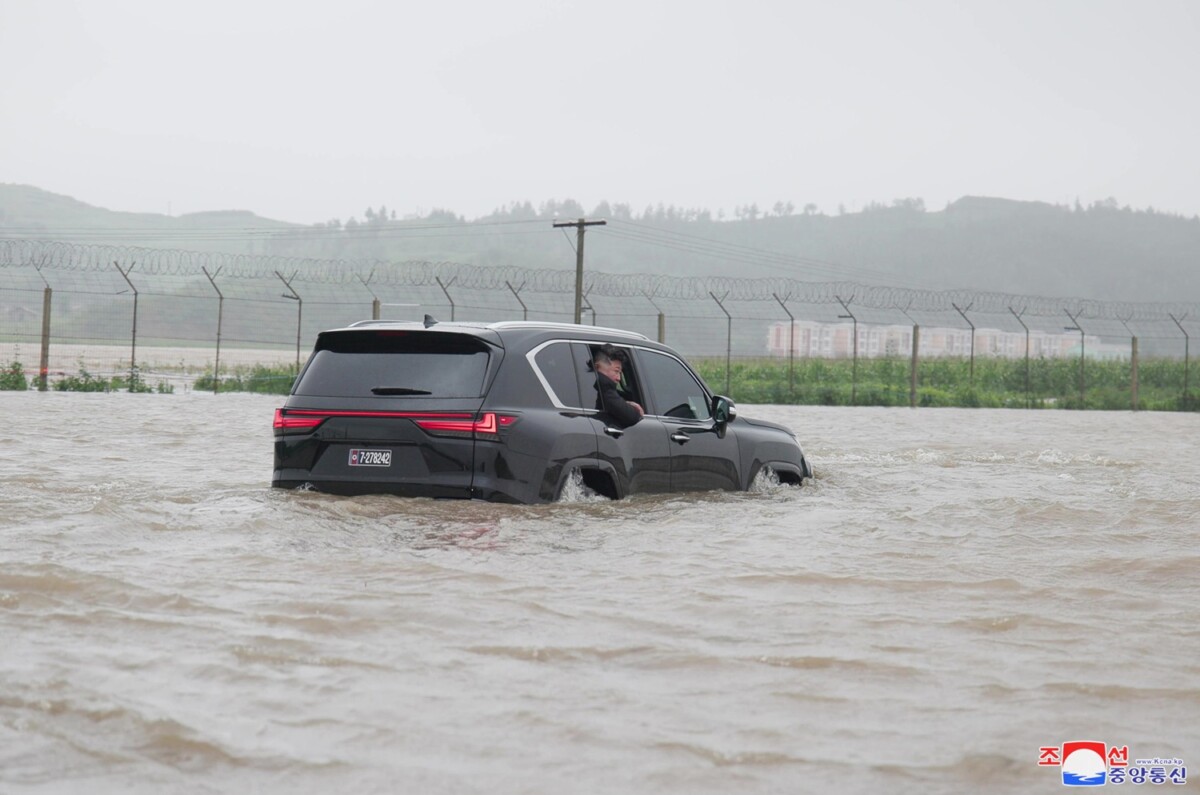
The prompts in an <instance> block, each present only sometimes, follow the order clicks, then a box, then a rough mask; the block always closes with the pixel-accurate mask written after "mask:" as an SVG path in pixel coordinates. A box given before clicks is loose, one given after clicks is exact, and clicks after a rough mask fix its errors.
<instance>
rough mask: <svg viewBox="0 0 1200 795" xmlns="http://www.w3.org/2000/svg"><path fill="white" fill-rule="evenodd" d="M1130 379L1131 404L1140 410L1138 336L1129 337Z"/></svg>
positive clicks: (1134, 408) (1135, 409)
mask: <svg viewBox="0 0 1200 795" xmlns="http://www.w3.org/2000/svg"><path fill="white" fill-rule="evenodd" d="M1129 357H1130V358H1129V365H1130V371H1129V380H1130V389H1131V391H1132V395H1131V397H1130V405H1131V406H1132V407H1133V410H1134V411H1137V410H1138V349H1137V337H1130V338H1129Z"/></svg>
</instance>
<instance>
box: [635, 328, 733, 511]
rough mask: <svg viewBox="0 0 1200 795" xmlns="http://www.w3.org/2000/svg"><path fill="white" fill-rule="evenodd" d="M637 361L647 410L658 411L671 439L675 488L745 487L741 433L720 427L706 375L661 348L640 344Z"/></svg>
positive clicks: (672, 478)
mask: <svg viewBox="0 0 1200 795" xmlns="http://www.w3.org/2000/svg"><path fill="white" fill-rule="evenodd" d="M637 362H638V368H639V369H638V372H639V374H640V376H641V379H642V386H643V390H644V392H645V393H646V395H647V399H648V400H649V406H648V407H647V409H646V411H647V414H650V413H653V415H654V419H657V420H658V421H659V422H660V423H661V425H662V427H663V432H664V433H665V434H666V438H667V440H668V448H669V450H670V455H671V490H672V491H708V490H711V489H737V488H739V484H740V483H741V480H740V478H739V477H738V461H739V457H738V445H737V435H736V434H734V433H731V432H727V433H718V432H717V430H716V428H715V427H714V423H713V420H712V414H711V408H710V406H711V397H710V396H709V394H708V391H707V390H706V389H705V388H704V386H703V384H702V382H701V381H700V379H699V378H698V377H697V376H696V375H695V374H694V373H693V372H692V370H691V368H690V367H688V366H687V365H686V364H684V363H683V362H682V361H681V360H680V359H678V358H676V357H674V356H671V355H669V354H666V353H662V352H660V351H652V350H649V349H644V348H643V349H639V350H638V351H637ZM646 419H651V417H649V416H648V417H647V418H646Z"/></svg>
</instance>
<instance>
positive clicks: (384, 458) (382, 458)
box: [350, 450, 392, 467]
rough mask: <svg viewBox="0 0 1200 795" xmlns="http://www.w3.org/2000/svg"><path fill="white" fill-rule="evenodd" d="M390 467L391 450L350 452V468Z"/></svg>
mask: <svg viewBox="0 0 1200 795" xmlns="http://www.w3.org/2000/svg"><path fill="white" fill-rule="evenodd" d="M391 465H392V451H391V450H351V451H350V466H352V467H390V466H391Z"/></svg>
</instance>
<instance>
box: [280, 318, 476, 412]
mask: <svg viewBox="0 0 1200 795" xmlns="http://www.w3.org/2000/svg"><path fill="white" fill-rule="evenodd" d="M488 355H489V354H488V347H487V345H486V344H485V343H483V342H482V341H480V340H478V339H476V338H474V337H471V336H469V335H465V334H445V333H437V332H422V331H396V330H384V329H375V330H364V331H348V332H337V333H328V334H322V335H321V337H320V339H319V340H318V341H317V350H316V352H315V353H314V354H313V359H312V361H311V362H310V363H309V365H308V368H307V369H306V370H305V371H304V375H303V377H302V378H301V379H300V381H299V383H297V384H296V389H295V392H294V394H296V395H306V396H311V397H317V396H323V397H373V396H384V397H393V396H397V395H401V396H403V395H421V396H432V397H479V396H481V395H482V394H483V381H484V378H485V377H486V375H487V367H488Z"/></svg>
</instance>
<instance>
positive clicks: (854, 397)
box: [834, 295, 858, 406]
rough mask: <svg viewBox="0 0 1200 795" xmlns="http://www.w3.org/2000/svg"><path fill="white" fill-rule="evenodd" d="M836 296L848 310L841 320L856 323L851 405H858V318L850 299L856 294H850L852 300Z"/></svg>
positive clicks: (851, 378)
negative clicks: (852, 310) (851, 308)
mask: <svg viewBox="0 0 1200 795" xmlns="http://www.w3.org/2000/svg"><path fill="white" fill-rule="evenodd" d="M834 298H836V299H837V300H838V303H839V304H841V305H842V309H844V310H846V314H844V315H838V319H839V320H850V321H852V322H853V323H854V363H853V365H851V369H850V405H851V406H857V405H858V318H856V317H855V316H854V313H853V312H851V311H850V301H853V300H854V296H850V301H843V300H842V298H841V296H838V295H835V296H834Z"/></svg>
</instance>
